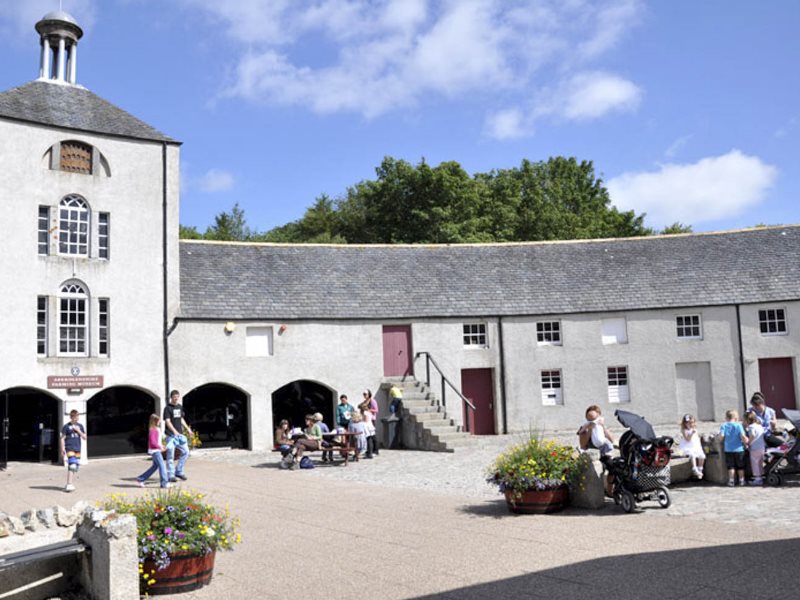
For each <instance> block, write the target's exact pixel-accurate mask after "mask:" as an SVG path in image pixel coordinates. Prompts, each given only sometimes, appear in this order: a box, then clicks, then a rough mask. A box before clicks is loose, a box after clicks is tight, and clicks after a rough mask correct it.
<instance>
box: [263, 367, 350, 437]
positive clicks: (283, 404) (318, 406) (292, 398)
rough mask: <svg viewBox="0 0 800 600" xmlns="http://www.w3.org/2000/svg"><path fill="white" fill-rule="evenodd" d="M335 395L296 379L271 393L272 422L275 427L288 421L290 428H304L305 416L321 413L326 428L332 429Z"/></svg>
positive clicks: (323, 388)
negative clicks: (284, 420) (285, 420)
mask: <svg viewBox="0 0 800 600" xmlns="http://www.w3.org/2000/svg"><path fill="white" fill-rule="evenodd" d="M334 396H335V394H334V391H333V390H332V389H330V388H329V387H327V386H324V385H322V384H321V383H317V382H316V381H309V380H308V379H298V380H297V381H292V382H291V383H287V384H286V385H284V386H283V387H281V388H278V389H277V390H275V391H274V392H272V422H273V424H274V425H275V426H276V427H277V425H278V423H280V422H281V420H282V419H288V421H289V423H290V425H291V426H292V427H304V426H305V416H306V415H308V414H313V413H315V412H318V413H322V417H323V420H324V421H325V423H327V425H328V427H333V425H334V423H333V410H334V407H335V405H336V400H335V398H334Z"/></svg>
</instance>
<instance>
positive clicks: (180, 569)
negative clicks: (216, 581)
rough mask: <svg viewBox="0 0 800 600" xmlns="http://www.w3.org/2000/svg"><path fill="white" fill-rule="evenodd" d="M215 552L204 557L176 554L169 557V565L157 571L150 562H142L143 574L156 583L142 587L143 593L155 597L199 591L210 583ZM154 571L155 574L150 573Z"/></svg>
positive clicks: (156, 567)
mask: <svg viewBox="0 0 800 600" xmlns="http://www.w3.org/2000/svg"><path fill="white" fill-rule="evenodd" d="M215 555H216V552H213V551H212V552H210V553H209V554H205V555H200V556H198V555H196V554H183V553H178V554H174V555H172V556H171V557H170V563H169V565H167V567H166V568H165V569H161V570H160V571H159V570H158V566H157V565H156V564H155V563H154V562H153V561H151V560H145V561H144V565H143V566H144V572H145V573H147V574H149V575H150V576H151V577H152V578H153V579H155V580H156V582H155V583H154V584H153V585H149V586H143V587H144V588H145V589H143V590H142V591H143V592H146V593H148V594H150V595H151V596H156V595H160V594H179V593H181V592H190V591H192V590H196V589H199V588H201V587H203V586H204V585H207V584H208V583H209V582H211V576H212V575H213V573H214V557H215ZM152 570H155V573H150V572H151V571H152Z"/></svg>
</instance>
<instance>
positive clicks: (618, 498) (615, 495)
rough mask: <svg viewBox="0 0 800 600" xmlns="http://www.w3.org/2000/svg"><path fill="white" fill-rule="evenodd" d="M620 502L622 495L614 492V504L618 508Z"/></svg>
mask: <svg viewBox="0 0 800 600" xmlns="http://www.w3.org/2000/svg"><path fill="white" fill-rule="evenodd" d="M620 502H622V494H620V493H619V492H614V504H616V505H617V506H619V503H620Z"/></svg>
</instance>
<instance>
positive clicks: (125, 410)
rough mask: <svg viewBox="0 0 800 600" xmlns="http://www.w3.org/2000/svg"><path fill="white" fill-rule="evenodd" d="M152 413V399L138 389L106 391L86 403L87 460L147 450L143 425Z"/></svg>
mask: <svg viewBox="0 0 800 600" xmlns="http://www.w3.org/2000/svg"><path fill="white" fill-rule="evenodd" d="M155 410H156V401H155V398H153V396H151V395H150V394H148V393H147V392H143V391H142V390H139V389H136V388H133V387H127V386H117V387H110V388H106V389H104V390H103V391H101V392H98V393H97V394H95V395H94V396H92V397H91V398H90V399H89V402H88V403H87V404H86V428H87V431H86V433H87V434H88V436H87V440H86V445H87V453H88V454H89V456H90V457H92V458H96V457H98V456H118V455H120V454H138V453H140V452H141V453H144V452H146V451H147V424H148V422H149V420H150V415H151V414H153V413H154V412H155Z"/></svg>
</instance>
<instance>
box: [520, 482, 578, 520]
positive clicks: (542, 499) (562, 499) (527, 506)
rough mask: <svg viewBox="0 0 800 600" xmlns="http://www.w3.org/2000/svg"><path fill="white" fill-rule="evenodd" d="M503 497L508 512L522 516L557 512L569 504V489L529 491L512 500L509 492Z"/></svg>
mask: <svg viewBox="0 0 800 600" xmlns="http://www.w3.org/2000/svg"><path fill="white" fill-rule="evenodd" d="M505 495H506V503H507V504H508V510H510V511H511V512H513V513H517V514H523V515H535V514H543V513H552V512H558V511H560V510H562V509H563V508H564V507H565V506H566V505H567V504H569V488H568V487H566V486H564V487H560V488H557V489H555V490H543V491H539V490H529V491H527V492H522V496H520V497H518V498H513V497H512V494H511V492H506V493H505Z"/></svg>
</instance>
